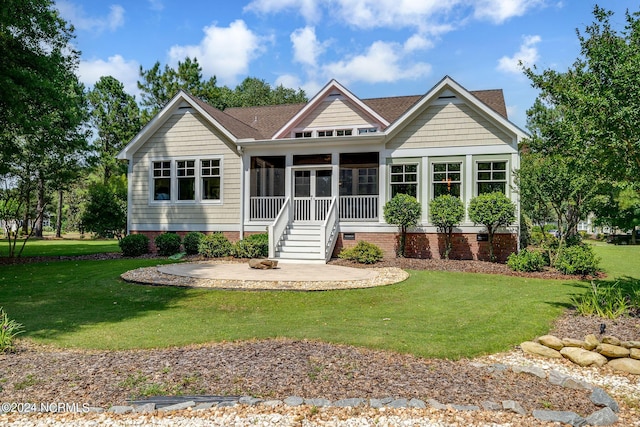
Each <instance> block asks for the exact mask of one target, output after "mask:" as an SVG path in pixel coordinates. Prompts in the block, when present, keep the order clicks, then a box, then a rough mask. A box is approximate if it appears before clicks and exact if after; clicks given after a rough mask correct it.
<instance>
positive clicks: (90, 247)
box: [0, 238, 120, 257]
mask: <svg viewBox="0 0 640 427" xmlns="http://www.w3.org/2000/svg"><path fill="white" fill-rule="evenodd" d="M21 246H22V240H18V242H17V243H16V253H17V252H18V251H19V250H20V247H21ZM106 252H120V247H119V246H118V240H117V239H110V240H102V239H101V240H91V239H86V240H85V239H77V240H74V239H55V240H53V239H33V238H31V239H29V240H28V241H27V244H26V245H25V247H24V250H23V251H22V256H23V257H29V256H77V255H90V254H98V253H106ZM8 253H9V243H8V241H7V239H0V256H2V257H6V256H7V254H8Z"/></svg>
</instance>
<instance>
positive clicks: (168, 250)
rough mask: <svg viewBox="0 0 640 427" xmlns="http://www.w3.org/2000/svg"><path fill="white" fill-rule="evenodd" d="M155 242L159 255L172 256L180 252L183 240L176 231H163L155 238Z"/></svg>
mask: <svg viewBox="0 0 640 427" xmlns="http://www.w3.org/2000/svg"><path fill="white" fill-rule="evenodd" d="M154 243H155V244H156V249H157V250H158V255H162V256H170V255H173V254H177V253H178V252H180V245H181V244H182V240H181V239H180V236H178V235H177V234H176V233H163V234H161V235H159V236H158V237H156V238H155V240H154Z"/></svg>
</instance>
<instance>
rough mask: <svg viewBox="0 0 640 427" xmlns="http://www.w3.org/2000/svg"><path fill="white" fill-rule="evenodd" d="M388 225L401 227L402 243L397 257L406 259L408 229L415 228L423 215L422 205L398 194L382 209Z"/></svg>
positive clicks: (413, 198) (404, 195)
mask: <svg viewBox="0 0 640 427" xmlns="http://www.w3.org/2000/svg"><path fill="white" fill-rule="evenodd" d="M382 210H383V213H384V220H385V221H386V223H387V224H392V225H397V226H398V227H400V243H399V244H398V251H397V255H398V256H399V257H401V258H404V255H405V246H406V242H407V229H408V228H410V227H415V226H416V225H418V222H419V221H420V217H421V215H422V205H421V204H420V202H418V200H417V199H416V198H415V197H413V196H410V195H408V194H403V193H398V194H396V195H395V196H393V198H392V199H391V200H389V201H388V202H387V203H385V205H384V206H383V207H382Z"/></svg>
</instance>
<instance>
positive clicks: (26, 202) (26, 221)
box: [16, 186, 31, 236]
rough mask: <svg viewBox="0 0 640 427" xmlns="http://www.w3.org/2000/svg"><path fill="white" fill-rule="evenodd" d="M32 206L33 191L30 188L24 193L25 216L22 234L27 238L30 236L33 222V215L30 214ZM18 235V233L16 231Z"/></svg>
mask: <svg viewBox="0 0 640 427" xmlns="http://www.w3.org/2000/svg"><path fill="white" fill-rule="evenodd" d="M30 206H31V190H30V186H29V187H28V188H27V191H25V193H24V216H23V217H22V234H24V235H25V236H27V235H29V222H30V221H31V215H30V212H29V207H30ZM16 233H18V231H17V230H16Z"/></svg>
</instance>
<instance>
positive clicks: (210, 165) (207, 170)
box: [200, 159, 220, 200]
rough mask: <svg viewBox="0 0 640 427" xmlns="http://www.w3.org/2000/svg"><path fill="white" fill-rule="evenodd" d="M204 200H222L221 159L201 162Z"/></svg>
mask: <svg viewBox="0 0 640 427" xmlns="http://www.w3.org/2000/svg"><path fill="white" fill-rule="evenodd" d="M200 177H201V179H202V200H220V159H207V160H202V161H201V167H200Z"/></svg>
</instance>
